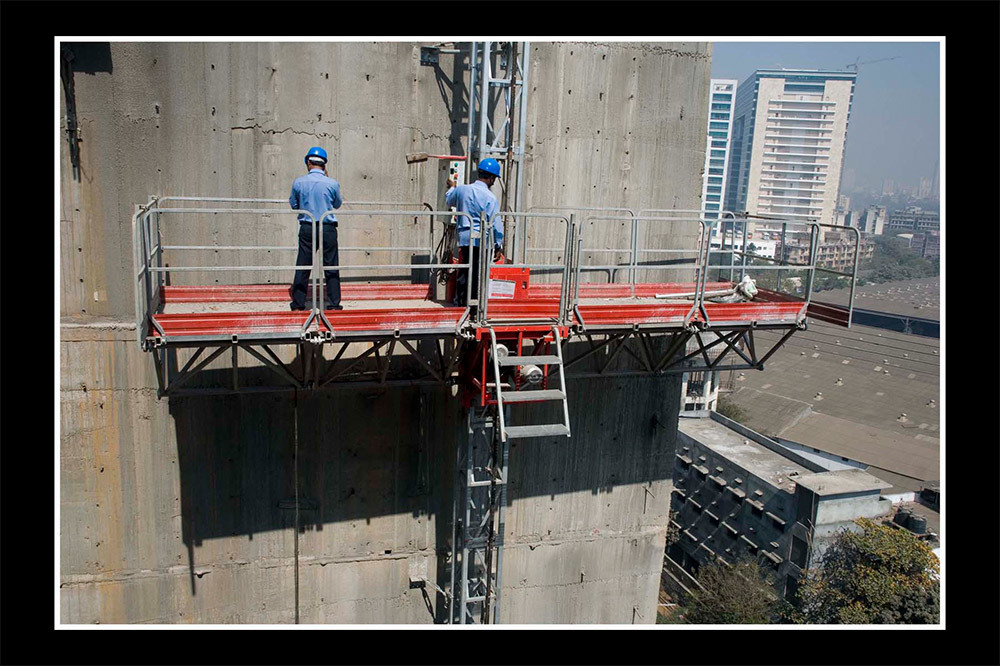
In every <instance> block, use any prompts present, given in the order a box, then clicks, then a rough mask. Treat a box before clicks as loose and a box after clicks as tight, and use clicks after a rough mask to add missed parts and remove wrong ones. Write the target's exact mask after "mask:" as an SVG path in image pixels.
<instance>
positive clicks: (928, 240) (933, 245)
mask: <svg viewBox="0 0 1000 666" xmlns="http://www.w3.org/2000/svg"><path fill="white" fill-rule="evenodd" d="M896 237H897V238H902V239H903V240H905V241H906V242H907V246H908V247H909V248H910V251H911V252H913V253H914V254H916V255H917V256H919V257H921V258H923V259H933V258H934V257H939V256H941V236H940V234H939V232H937V231H921V232H917V233H909V234H897V235H896Z"/></svg>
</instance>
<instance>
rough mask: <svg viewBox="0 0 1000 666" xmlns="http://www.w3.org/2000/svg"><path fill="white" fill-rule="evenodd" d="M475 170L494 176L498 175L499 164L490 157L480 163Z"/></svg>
mask: <svg viewBox="0 0 1000 666" xmlns="http://www.w3.org/2000/svg"><path fill="white" fill-rule="evenodd" d="M477 168H478V169H479V171H481V172H483V173H491V174H493V175H494V176H499V175H500V164H499V163H498V162H497V161H496V160H495V159H493V158H492V157H487V158H486V159H485V160H483V161H482V162H480V163H479V167H477Z"/></svg>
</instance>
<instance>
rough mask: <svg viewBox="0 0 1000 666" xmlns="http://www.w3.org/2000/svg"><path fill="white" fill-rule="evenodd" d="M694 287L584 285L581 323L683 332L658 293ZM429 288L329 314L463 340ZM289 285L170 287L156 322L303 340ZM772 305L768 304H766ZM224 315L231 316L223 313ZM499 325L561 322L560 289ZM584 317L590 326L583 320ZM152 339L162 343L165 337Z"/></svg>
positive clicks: (764, 313) (384, 291)
mask: <svg viewBox="0 0 1000 666" xmlns="http://www.w3.org/2000/svg"><path fill="white" fill-rule="evenodd" d="M730 286H731V284H730V283H727V282H712V283H709V284H707V285H706V290H716V289H725V288H727V287H730ZM695 289H696V287H695V285H694V284H693V283H651V284H639V285H636V289H635V294H636V295H635V297H634V298H632V297H631V288H630V286H629V285H619V284H581V285H580V289H579V292H580V293H579V306H578V308H577V311H578V313H579V317H574V321H573V323H574V324H575V325H578V326H579V325H581V324H582V325H583V326H585V328H586V330H587V331H589V332H593V333H600V332H601V331H603V330H607V331H614V330H620V329H623V328H634V327H636V326H639V327H643V328H648V329H653V330H662V331H669V330H679V329H681V328H683V327H684V325H685V322H686V320H687V317H688V316H689V314H691V301H685V300H683V299H677V300H669V299H656V298H654V297H655V295H656V294H671V293H672V294H684V293H691V292H693V291H695ZM428 293H429V286H428V285H426V284H377V285H367V284H345V285H343V287H342V291H341V298H342V301H341V302H342V303H343V304H344V306H345V309H344V310H342V311H326V312H325V313H324V315H325V317H326V319H327V320H329V322H330V325H331V326H332V327H333V333H334V334H335V335H336V336H338V337H357V338H364V337H373V338H374V337H379V336H384V335H393V334H395V333H396V331H399V332H400V333H401V334H404V333H405V334H407V335H435V336H445V335H455V334H456V333H457V327H458V325H459V323H460V320H461V318H462V316H463V314H464V312H465V308H463V307H456V306H452V305H448V304H445V303H443V302H439V301H432V300H428V298H427V296H428ZM288 298H289V297H288V287H287V286H285V285H243V286H222V287H220V286H211V287H201V286H186V287H177V286H168V287H165V288H164V291H163V303H164V310H165V311H164V312H162V313H158V314H155V315H154V316H153V318H154V320H155V321H156V323H157V324H158V325H159V326H160V327H162V329H163V331H164V333H165V334H166V336H167V338H168V339H176V338H187V339H189V340H192V341H194V340H196V339H198V338H205V339H206V340H208V339H218V338H220V337H231V336H233V335H236V336H240V337H244V338H245V337H250V338H253V337H261V338H284V337H288V338H292V337H296V336H297V335H298V334H299V332H300V331H301V329H302V326H303V324H304V323H305V322H306V320H307V319H308V318H309V314H310V313H309V312H290V311H287V310H285V309H284V308H286V307H287V303H288ZM765 299H766V300H765ZM246 303H255V304H257V305H256V307H254V308H252V310H253V311H249V310H251V308H246V307H243V308H238V309H239V311H231V310H232V308H233V307H236V306H235V305H234V304H246ZM803 305H804V303H803V301H801V300H798V299H789V298H787V297H784V298H774V299H772V298H771V294H770V292H763V293H761V295H760V296H759V297H758V300H755V301H753V302H748V303H711V302H708V303H706V304H705V312H706V313H707V314H708V320H707V322H706V319H705V317H704V316H702V313H701V312H698V311H697V310H696V311H695V312H694V313H693V314H692V315H691V319H690V320H689V321H694V322H702V323H709V324H711V325H712V326H716V327H717V326H719V325H741V324H742V325H746V324H750V323H756V324H757V325H772V326H790V325H795V324H796V323H797V322H798V321H799V320H800V319H801V317H802V314H803ZM220 310H223V311H220ZM487 312H488V315H489V319H490V321H491V322H494V323H496V324H498V325H502V324H503V323H504V322H511V321H518V322H529V321H533V320H538V321H539V322H545V321H546V320H554V319H556V318H557V317H558V312H559V285H557V284H538V285H532V286H531V287H530V289H529V297H528V298H527V299H524V300H517V301H503V300H493V301H491V302H490V303H489V305H488V310H487ZM580 318H582V320H583V321H582V322H581V321H580ZM310 330H315V331H318V332H321V333H322V332H324V331H326V330H327V327H326V325H325V324H324V323H323V322H322V321H319V322H317V321H313V322H312V323H311V324H310ZM150 334H151V335H152V336H154V337H160V333H159V331H157V330H155V328H154V330H152V331H151V332H150Z"/></svg>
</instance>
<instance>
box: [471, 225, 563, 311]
mask: <svg viewBox="0 0 1000 666" xmlns="http://www.w3.org/2000/svg"><path fill="white" fill-rule="evenodd" d="M506 218H512V219H513V220H514V237H515V238H516V237H517V235H518V232H521V233H524V234H525V239H524V244H523V247H522V250H521V259H522V260H521V261H520V262H515V263H508V264H495V263H493V261H492V254H490V255H487V257H490V258H489V259H488V260H484V258H483V254H482V250H481V249H480V271H481V272H480V276H479V277H480V280H479V296H478V302H479V304H480V307H479V311H478V313H477V321H479V322H480V323H481V324H487V323H489V300H490V299H489V275H490V268H491V267H493V266H499V267H504V268H529V269H531V270H542V271H556V272H559V273H560V285H559V315H558V317H557V320H556V322H555V323H558V324H559V325H560V326H566V325H568V324H569V323H571V322H572V317H573V310H574V308H575V306H576V299H575V297H574V294H573V291H574V284H573V276H574V271H573V265H574V259H575V257H576V253H575V252H574V249H575V248H576V235H577V234H578V232H579V230H578V228H577V225H576V221H575V217H574V215H572V214H570V216H569V217H566V216H565V215H559V214H557V213H534V212H529V213H521V212H505V213H496V214H494V215H493V217H491V218H490V221H489V224H488V225H487V223H486V216H485V214H483V215H482V217H481V220H480V223H481V224H480V229H481V230H482V229H485V228H487V227H488V231H487V232H486V238H487V240H488V242H489V243H488V246H489V247H490V248H491V249H492V248H493V247H494V245H495V243H494V233H495V221H496V220H497V219H501V220H503V219H506ZM539 219H541V220H550V221H561V222H563V223H565V224H566V232H565V237H564V241H563V247H562V249H561V250H559V249H555V250H551V249H550V248H545V249H543V250H539V251H556V252H560V251H561V252H562V260H561V261H559V262H549V263H537V262H533V263H529V262H528V261H527V253H528V247H527V234H526V233H525V230H526V228H527V222H528V220H539ZM512 258H516V251H515V252H514V253H513V254H512Z"/></svg>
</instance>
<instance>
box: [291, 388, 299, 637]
mask: <svg viewBox="0 0 1000 666" xmlns="http://www.w3.org/2000/svg"><path fill="white" fill-rule="evenodd" d="M293 415H294V418H295V425H294V426H293V428H292V432H293V433H294V435H293V436H294V439H295V443H294V450H293V454H292V456H293V457H292V462H293V470H294V471H293V473H294V476H295V546H294V548H295V624H298V623H299V389H298V388H296V389H295V398H294V402H293Z"/></svg>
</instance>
